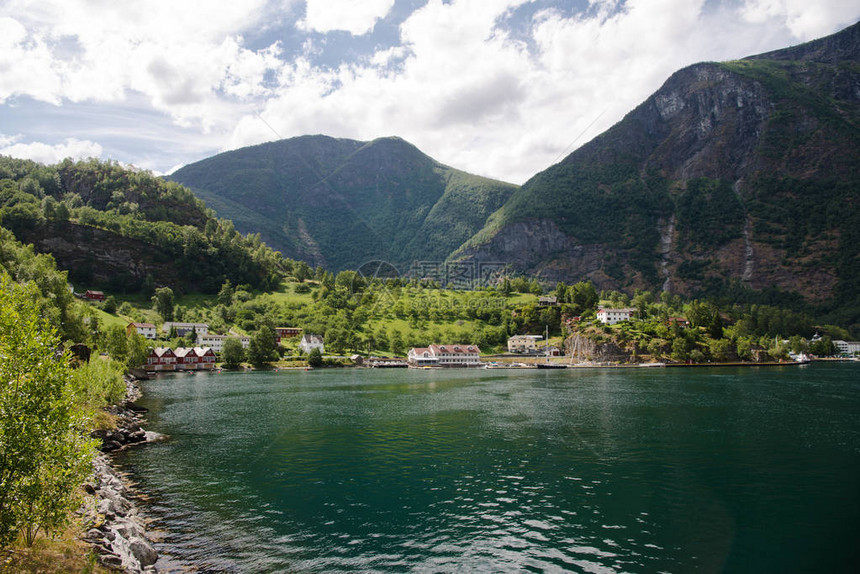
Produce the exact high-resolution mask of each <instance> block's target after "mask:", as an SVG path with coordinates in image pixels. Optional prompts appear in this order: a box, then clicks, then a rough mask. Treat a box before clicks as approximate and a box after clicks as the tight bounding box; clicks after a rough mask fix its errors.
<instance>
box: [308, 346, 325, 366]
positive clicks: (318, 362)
mask: <svg viewBox="0 0 860 574" xmlns="http://www.w3.org/2000/svg"><path fill="white" fill-rule="evenodd" d="M322 365H323V357H322V353H320V350H319V349H317V348H316V347H314V348H313V349H311V352H310V353H308V366H309V367H313V368H315V369H316V368H318V367H322Z"/></svg>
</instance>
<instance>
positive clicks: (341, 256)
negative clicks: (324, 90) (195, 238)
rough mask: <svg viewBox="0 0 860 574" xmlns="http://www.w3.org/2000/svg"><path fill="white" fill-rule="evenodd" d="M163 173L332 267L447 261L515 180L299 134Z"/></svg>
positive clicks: (386, 141)
mask: <svg viewBox="0 0 860 574" xmlns="http://www.w3.org/2000/svg"><path fill="white" fill-rule="evenodd" d="M170 178H171V179H172V180H174V181H176V182H179V183H182V184H184V185H186V186H188V187H189V188H191V189H192V190H193V191H194V193H195V194H196V195H197V196H198V197H200V198H201V199H203V200H204V201H205V202H206V204H207V205H208V206H209V207H211V208H212V209H214V210H215V211H216V212H217V213H218V215H219V216H220V217H225V218H229V219H231V220H232V221H233V222H234V224H235V226H236V228H237V229H238V230H240V231H242V232H254V233H257V232H259V233H260V235H261V236H262V238H263V240H264V241H266V243H267V244H268V245H270V246H272V247H273V248H275V249H279V250H281V251H282V252H283V253H284V254H285V255H287V256H289V257H293V258H297V259H303V260H305V261H308V262H310V263H312V264H313V265H321V266H324V267H326V268H328V269H330V270H334V271H337V270H342V269H348V268H352V269H356V268H359V267H360V266H361V265H362V264H363V263H366V262H368V261H371V260H384V261H388V262H390V263H392V264H393V265H395V266H396V267H398V268H400V270H401V271H403V272H405V271H407V270H408V269H409V267H410V266H411V264H412V263H413V262H415V261H444V260H445V258H446V257H447V256H448V255H449V254H450V253H451V252H452V251H454V250H455V249H456V248H457V247H459V246H460V245H461V244H463V242H465V241H466V240H468V239H469V238H470V237H472V236H473V235H474V234H475V233H476V232H477V231H478V230H480V229H481V228H482V227H483V225H484V223H485V222H486V219H487V217H488V216H489V215H490V214H491V213H493V212H494V211H496V210H497V209H498V208H499V207H501V206H502V204H504V202H505V201H506V200H507V199H508V198H509V197H510V196H511V194H512V193H513V192H514V191H515V189H516V186H514V185H511V184H507V183H503V182H499V181H494V180H490V179H486V178H482V177H477V176H474V175H469V174H467V173H464V172H462V171H458V170H456V169H452V168H450V167H447V166H444V165H442V164H440V163H439V162H437V161H435V160H433V159H432V158H430V157H428V156H426V155H424V154H423V153H421V152H420V151H419V150H418V149H417V148H416V147H415V146H413V145H411V144H409V143H407V142H405V141H403V140H402V139H399V138H382V139H377V140H373V141H371V142H360V141H354V140H348V139H335V138H330V137H326V136H319V135H317V136H303V137H298V138H293V139H288V140H281V141H276V142H272V143H266V144H261V145H256V146H252V147H246V148H242V149H238V150H235V151H230V152H225V153H222V154H219V155H217V156H214V157H211V158H208V159H205V160H202V161H199V162H197V163H194V164H190V165H187V166H185V167H183V168H182V169H179V170H177V171H176V172H175V173H173V174H172V175H171V176H170Z"/></svg>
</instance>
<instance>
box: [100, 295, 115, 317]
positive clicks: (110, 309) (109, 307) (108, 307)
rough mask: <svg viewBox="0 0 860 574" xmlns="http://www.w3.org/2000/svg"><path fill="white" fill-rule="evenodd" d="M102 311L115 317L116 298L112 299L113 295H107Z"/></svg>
mask: <svg viewBox="0 0 860 574" xmlns="http://www.w3.org/2000/svg"><path fill="white" fill-rule="evenodd" d="M102 310H103V311H104V312H105V313H110V314H111V315H116V297H114V296H113V295H108V296H107V298H106V299H105V302H104V305H103V306H102Z"/></svg>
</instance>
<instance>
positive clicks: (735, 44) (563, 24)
mask: <svg viewBox="0 0 860 574" xmlns="http://www.w3.org/2000/svg"><path fill="white" fill-rule="evenodd" d="M532 4H533V0H480V1H479V0H451V1H442V0H429V1H428V2H427V3H426V4H425V5H424V6H422V7H421V8H419V9H417V10H416V11H415V12H413V13H412V14H411V16H409V17H408V18H407V19H406V20H405V21H404V22H403V23H402V25H401V26H400V38H399V42H397V41H395V42H394V43H393V44H392V42H391V41H388V42H385V43H381V44H380V45H379V48H378V49H377V50H376V51H375V52H373V53H371V54H367V53H366V52H365V53H363V56H362V57H360V58H354V59H353V60H352V61H348V62H346V63H343V64H341V65H340V66H339V67H336V68H334V69H332V68H331V67H317V66H315V65H314V64H313V63H312V62H314V61H316V60H317V59H318V56H319V54H321V53H325V51H326V50H327V49H329V47H330V45H329V39H330V38H331V37H329V36H326V35H325V34H324V33H325V32H327V31H330V30H345V31H347V32H350V33H351V34H353V35H355V36H360V35H365V34H368V33H370V32H371V31H373V30H374V26H375V24H376V23H377V22H378V21H379V20H380V19H382V18H385V17H386V16H387V15H389V14H390V13H391V12H392V7H393V5H394V0H368V1H367V2H346V1H342V2H333V1H331V0H329V1H327V2H325V1H323V0H308V2H307V7H306V11H305V13H304V20H303V21H302V22H293V24H294V25H295V26H296V27H293V28H290V29H289V32H284V33H283V34H280V33H279V30H277V29H276V28H273V27H276V26H282V27H283V26H284V22H285V21H287V20H289V19H290V17H292V16H291V15H292V14H293V13H294V11H293V8H294V7H295V6H296V5H297V0H250V1H249V2H243V3H236V2H232V1H231V0H219V1H215V2H205V1H204V0H193V1H184V2H176V1H175V0H152V1H151V2H147V3H126V2H114V3H98V4H95V3H93V2H91V1H88V0H6V1H5V2H3V3H0V70H2V72H0V106H2V105H4V104H3V102H4V101H5V102H6V104H5V105H6V106H9V105H10V104H12V103H15V104H16V105H19V104H20V103H21V101H22V100H26V98H23V97H19V96H29V97H30V98H34V99H37V100H41V101H45V102H50V103H53V104H63V103H67V102H109V103H111V105H112V106H113V107H114V108H116V107H118V106H120V105H123V103H125V104H127V105H130V102H131V101H134V102H136V105H138V106H139V103H140V101H141V99H143V100H145V101H146V103H147V106H148V107H149V109H151V110H157V111H158V112H162V113H164V114H167V115H168V116H169V117H170V118H171V119H172V121H173V122H174V123H175V124H176V125H178V126H180V127H181V129H177V131H178V132H181V134H180V136H181V138H182V139H183V141H182V143H181V144H180V143H178V142H173V144H172V147H171V151H172V150H175V155H174V154H172V153H171V152H170V151H165V149H163V148H164V147H165V146H171V143H170V142H169V141H168V142H167V143H159V144H158V146H160V147H159V149H158V151H157V152H155V151H153V152H152V153H146V152H142V155H143V156H144V160H142V161H143V162H144V164H145V165H148V166H149V167H151V168H152V169H154V170H156V171H159V170H161V171H165V170H167V169H168V168H169V167H170V166H173V165H175V164H176V163H177V162H189V161H193V160H195V159H199V157H201V156H200V155H196V156H195V155H192V154H193V153H194V152H193V151H189V149H190V148H191V147H192V146H191V145H190V144H189V139H193V140H194V141H195V142H197V150H200V151H199V152H197V153H202V152H203V151H206V152H208V151H209V150H211V149H214V148H221V149H230V148H235V147H239V146H244V145H250V144H256V143H260V142H262V141H267V140H272V139H275V138H278V137H292V136H298V135H304V134H316V133H324V134H328V135H332V136H336V137H351V138H356V139H371V138H375V137H380V136H387V135H398V136H401V137H403V138H404V139H407V140H409V141H411V142H412V143H414V144H416V145H417V146H418V147H419V148H421V149H422V150H423V151H424V152H426V153H428V154H430V155H431V156H433V157H435V158H436V159H438V160H440V161H443V162H445V163H447V164H449V165H453V166H455V167H458V168H461V169H465V170H468V171H471V172H475V173H480V174H483V175H489V176H493V177H498V178H501V179H507V180H509V181H514V182H522V181H524V180H525V179H527V178H528V177H529V176H531V175H533V174H534V173H536V172H537V171H539V170H541V169H543V168H545V167H547V166H548V165H549V164H550V163H551V162H553V161H555V160H557V159H559V156H560V154H562V153H564V152H565V151H570V149H572V148H574V147H576V146H578V145H581V144H583V143H585V142H586V141H588V140H589V139H591V138H592V137H594V136H595V135H597V134H598V133H600V132H601V131H603V130H604V129H606V128H608V127H609V126H611V125H612V124H613V123H615V122H616V121H618V120H620V119H621V118H622V117H623V115H624V114H625V113H626V112H628V111H630V110H631V109H632V108H633V107H634V106H636V105H637V104H639V103H640V102H641V101H643V100H644V99H645V98H646V97H647V96H648V95H649V94H650V93H652V92H653V91H654V90H655V89H657V88H658V87H659V86H660V84H661V83H662V82H663V81H664V80H665V79H666V78H668V76H669V75H670V74H671V73H672V72H674V71H675V70H677V69H678V68H680V67H682V66H685V65H688V64H691V63H694V62H697V61H702V60H724V59H733V58H739V57H742V56H745V55H750V54H755V53H759V52H763V51H766V50H772V49H776V48H779V47H783V46H788V45H791V44H796V43H798V42H799V41H803V40H808V39H810V38H811V37H818V36H821V35H825V34H828V33H831V32H834V31H835V30H836V29H838V28H839V27H841V26H843V25H846V24H850V23H852V22H853V21H855V20H856V18H857V17H860V5H856V2H846V1H845V0H821V1H819V2H814V3H808V2H802V1H801V0H707V2H706V0H627V1H626V2H621V1H618V0H593V1H591V2H590V3H589V7H588V9H587V10H586V11H585V12H583V13H582V14H579V15H573V16H570V15H565V14H562V13H561V12H559V11H553V10H544V11H541V12H539V13H537V14H536V15H535V16H534V18H533V19H532V20H531V21H526V22H522V21H518V29H517V33H516V34H514V33H512V32H511V31H510V30H507V29H504V28H503V27H502V25H500V23H501V22H505V21H507V20H509V19H510V18H512V17H513V16H512V15H513V14H514V12H515V11H516V9H517V8H519V7H523V8H530V7H531V6H530V5H532ZM527 11H528V10H524V11H523V12H527ZM261 29H266V30H270V31H271V33H269V34H264V35H262V36H261V35H260V34H259V31H260V30H261ZM296 34H298V38H299V39H298V41H297V45H301V42H304V48H303V52H302V55H300V56H298V57H296V56H293V55H291V54H292V52H291V49H292V48H294V47H293V46H284V45H282V43H281V42H282V41H283V42H286V41H287V37H288V36H290V35H292V37H293V39H295V37H296ZM252 36H253V38H255V39H256V41H257V42H258V43H259V44H267V45H262V46H261V45H255V46H254V47H249V46H248V45H247V43H248V42H249V40H248V38H250V37H252ZM261 37H265V38H269V40H268V41H267V42H261V40H260V38H261ZM278 38H280V39H281V40H280V41H279V40H278ZM336 38H337V42H332V43H331V44H343V43H347V51H348V47H349V45H348V41H350V39H348V38H345V35H343V34H340V35H339V36H337V37H336ZM353 40H355V41H356V42H363V45H364V46H365V49H366V45H367V41H366V40H367V37H366V36H365V37H363V38H362V39H353ZM16 98H17V99H16ZM0 111H2V110H0ZM258 113H259V116H258V115H257V114H258ZM595 119H597V121H596V123H594V125H593V126H592V125H590V124H591V123H592V122H595ZM100 127H101V126H95V125H94V126H93V127H92V128H91V130H90V131H89V132H82V133H69V135H76V136H77V137H79V138H80V139H81V140H85V139H86V138H90V139H93V140H98V141H103V139H102V138H101V136H99V135H98V133H97V130H98V129H99V128H100ZM148 127H149V126H141V129H144V128H148ZM9 129H10V131H11V130H12V129H13V128H9ZM14 131H16V132H19V131H25V130H23V129H22V128H21V127H20V126H19V125H16V126H15V128H14ZM276 134H277V135H276ZM62 135H63V136H64V135H66V134H62ZM31 137H32V136H31ZM33 139H42V138H39V137H35V138H33ZM13 143H14V142H12V143H10V144H9V145H13ZM6 147H8V146H6ZM139 149H140V148H138V150H139ZM138 150H136V151H138ZM158 162H161V163H158ZM135 163H137V162H135Z"/></svg>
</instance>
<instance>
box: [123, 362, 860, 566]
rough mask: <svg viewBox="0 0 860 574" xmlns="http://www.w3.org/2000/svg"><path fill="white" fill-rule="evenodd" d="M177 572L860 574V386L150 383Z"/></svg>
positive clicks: (820, 369)
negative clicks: (160, 439)
mask: <svg viewBox="0 0 860 574" xmlns="http://www.w3.org/2000/svg"><path fill="white" fill-rule="evenodd" d="M144 392H145V397H144V399H143V400H141V401H140V403H141V404H142V405H144V406H146V407H148V408H149V409H150V413H149V424H148V428H150V429H151V430H155V431H158V432H161V433H164V434H167V435H169V436H170V440H168V441H165V442H162V443H157V444H153V445H147V446H144V447H142V448H138V449H135V450H131V451H128V452H127V453H125V454H123V455H121V456H120V458H119V462H120V463H121V464H122V465H123V466H124V468H125V469H126V470H129V471H131V472H132V473H133V475H134V477H135V478H136V479H137V480H138V481H139V483H140V489H141V491H142V492H143V493H144V494H146V495H147V496H148V497H149V498H150V500H151V502H150V503H149V504H148V505H147V506H146V507H145V511H146V513H147V515H148V517H149V518H151V519H152V520H153V524H152V527H153V529H154V530H156V531H160V532H158V533H159V535H160V541H159V542H158V544H157V547H158V549H159V551H160V553H161V555H162V557H161V559H160V561H159V564H158V566H159V567H160V569H162V570H163V571H167V572H170V571H173V570H176V571H182V570H183V569H186V568H190V567H193V568H196V569H198V570H200V571H206V572H281V571H284V572H338V571H340V572H590V573H603V572H678V573H686V572H750V573H752V572H755V573H760V572H857V571H858V565H860V545H858V541H860V365H857V364H830V365H824V364H814V365H810V366H808V367H778V368H746V369H735V368H729V369H701V370H700V369H636V370H597V369H594V370H573V369H569V370H564V371H531V370H529V371H510V370H451V371H440V370H433V371H414V370H408V371H407V370H388V371H386V370H328V371H314V372H280V373H248V374H226V373H224V374H211V375H210V374H197V375H193V376H191V375H176V376H169V377H164V378H159V379H156V380H153V381H148V382H146V383H145V384H144Z"/></svg>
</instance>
